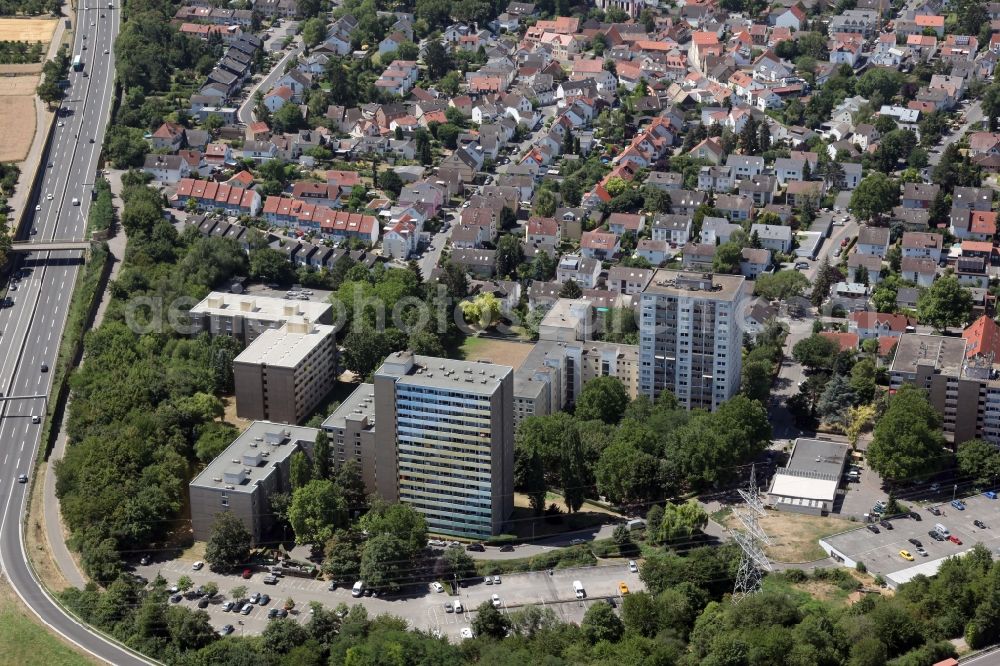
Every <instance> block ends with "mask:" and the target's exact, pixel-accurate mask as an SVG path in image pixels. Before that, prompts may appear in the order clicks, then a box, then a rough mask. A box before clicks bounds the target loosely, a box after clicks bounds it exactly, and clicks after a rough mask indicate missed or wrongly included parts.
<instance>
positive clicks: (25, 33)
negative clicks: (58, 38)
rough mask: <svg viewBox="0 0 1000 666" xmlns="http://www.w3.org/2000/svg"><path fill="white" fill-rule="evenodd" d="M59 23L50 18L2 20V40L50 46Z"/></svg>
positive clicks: (0, 19)
mask: <svg viewBox="0 0 1000 666" xmlns="http://www.w3.org/2000/svg"><path fill="white" fill-rule="evenodd" d="M58 22H59V19H48V18H0V40H4V41H10V42H43V43H45V44H48V43H49V42H50V41H52V33H54V32H55V30H56V24H57V23H58Z"/></svg>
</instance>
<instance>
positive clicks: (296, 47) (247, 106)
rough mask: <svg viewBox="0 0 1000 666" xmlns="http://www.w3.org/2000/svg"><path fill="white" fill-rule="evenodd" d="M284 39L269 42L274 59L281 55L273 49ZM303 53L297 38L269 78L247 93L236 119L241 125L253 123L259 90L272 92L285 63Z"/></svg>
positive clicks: (275, 38)
mask: <svg viewBox="0 0 1000 666" xmlns="http://www.w3.org/2000/svg"><path fill="white" fill-rule="evenodd" d="M289 25H291V22H288V21H286V22H285V25H284V26H282V29H283V30H288V29H289V27H288V26H289ZM282 39H284V37H277V36H274V37H272V38H271V39H270V40H269V41H268V43H267V49H268V51H270V52H271V54H272V57H275V55H276V54H278V53H281V50H280V49H277V48H274V49H272V47H274V46H275V45H280V44H281V40H282ZM301 53H302V38H301V37H296V38H295V42H294V43H293V45H292V47H291V48H290V49H289V50H288V51H287V52H286V53H285V55H284V57H282V58H281V59H280V60H278V62H276V63H275V65H274V67H272V68H271V71H270V72H268V74H267V76H265V77H264V78H263V79H261V80H260V82H258V83H257V85H255V86H254V87H253V88H250V90H249V91H247V96H246V99H245V100H244V101H243V104H241V105H240V108H239V110H238V111H237V112H236V117H237V119H238V120H239V121H240V122H241V123H243V124H244V125H249V124H250V123H252V122H253V107H254V97H255V96H256V95H257V91H258V90H259V91H260V92H261V93H266V92H267V91H268V90H270V89H271V87H272V86H273V85H274V82H275V81H277V80H278V79H279V78H281V76H282V75H284V73H285V63H287V62H288V61H289V60H291V59H292V58H297V57H298V56H299V55H300V54H301Z"/></svg>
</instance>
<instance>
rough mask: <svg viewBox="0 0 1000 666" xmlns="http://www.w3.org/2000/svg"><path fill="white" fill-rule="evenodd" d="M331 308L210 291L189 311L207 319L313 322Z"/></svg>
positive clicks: (312, 302)
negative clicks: (227, 316)
mask: <svg viewBox="0 0 1000 666" xmlns="http://www.w3.org/2000/svg"><path fill="white" fill-rule="evenodd" d="M332 307H333V306H332V305H331V304H330V303H324V302H322V301H299V300H292V299H291V298H275V297H273V296H251V295H249V294H230V293H228V292H223V291H213V292H212V293H210V294H209V295H208V296H206V297H205V298H203V299H202V300H201V302H200V303H198V304H197V305H195V306H194V307H193V308H191V312H192V313H196V314H197V313H203V314H210V315H242V316H244V317H253V318H254V319H263V320H268V319H273V320H274V321H287V320H288V319H290V318H292V317H300V318H305V319H309V320H311V321H316V320H317V319H319V318H320V317H322V316H323V315H324V314H326V313H327V312H329V311H330V308H332Z"/></svg>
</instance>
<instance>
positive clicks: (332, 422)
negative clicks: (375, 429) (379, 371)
mask: <svg viewBox="0 0 1000 666" xmlns="http://www.w3.org/2000/svg"><path fill="white" fill-rule="evenodd" d="M363 418H367V419H368V423H369V424H372V423H373V422H374V420H375V385H374V384H367V383H365V384H358V387H357V388H356V389H354V391H352V392H351V395H349V396H347V398H345V399H344V401H343V402H342V403H340V405H339V406H338V407H337V409H336V410H334V412H333V414H330V416H328V417H326V420H325V421H323V429H324V430H330V429H333V428H343V427H345V426H346V425H347V421H348V420H355V419H356V420H361V419H363Z"/></svg>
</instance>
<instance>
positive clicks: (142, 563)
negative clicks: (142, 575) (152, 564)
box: [139, 555, 149, 566]
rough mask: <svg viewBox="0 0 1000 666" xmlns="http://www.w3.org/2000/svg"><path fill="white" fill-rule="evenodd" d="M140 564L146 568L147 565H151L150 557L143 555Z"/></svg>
mask: <svg viewBox="0 0 1000 666" xmlns="http://www.w3.org/2000/svg"><path fill="white" fill-rule="evenodd" d="M139 564H141V565H142V566H146V565H147V564H149V555H143V556H142V557H140V558H139Z"/></svg>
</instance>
